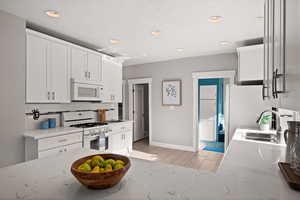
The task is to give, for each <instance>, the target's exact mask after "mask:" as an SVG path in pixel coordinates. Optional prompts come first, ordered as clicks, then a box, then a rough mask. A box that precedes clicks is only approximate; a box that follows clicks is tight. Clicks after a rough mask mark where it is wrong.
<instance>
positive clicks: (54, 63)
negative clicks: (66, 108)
mask: <svg viewBox="0 0 300 200" xmlns="http://www.w3.org/2000/svg"><path fill="white" fill-rule="evenodd" d="M50 55H51V56H50V62H51V67H50V70H49V71H50V73H48V79H49V80H50V81H51V100H52V101H53V102H56V103H68V102H70V90H69V87H70V78H69V62H68V47H67V46H66V45H63V44H60V43H57V42H51V53H50Z"/></svg>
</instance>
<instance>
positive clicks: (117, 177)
mask: <svg viewBox="0 0 300 200" xmlns="http://www.w3.org/2000/svg"><path fill="white" fill-rule="evenodd" d="M96 155H99V156H102V157H103V158H104V159H109V158H112V159H114V160H122V161H123V162H124V163H125V165H124V167H123V168H121V169H117V170H113V171H110V172H101V173H89V172H80V171H78V170H77V168H78V167H79V165H81V164H83V163H84V162H85V161H86V160H88V159H91V158H92V157H93V156H96ZM130 165H131V164H130V160H129V158H127V157H126V156H122V155H118V154H95V155H91V156H87V157H84V158H80V159H79V160H76V161H75V162H74V163H73V164H72V166H71V172H72V174H73V175H74V176H75V178H76V179H77V180H78V181H79V182H80V183H81V184H82V185H84V186H86V187H88V188H91V189H106V188H110V187H112V186H114V185H116V184H118V183H119V182H120V181H121V179H122V178H123V176H124V175H125V174H126V172H127V171H128V169H129V168H130Z"/></svg>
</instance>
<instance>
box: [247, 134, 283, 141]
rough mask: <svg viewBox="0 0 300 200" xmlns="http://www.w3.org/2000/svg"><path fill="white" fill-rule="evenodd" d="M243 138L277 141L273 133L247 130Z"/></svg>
mask: <svg viewBox="0 0 300 200" xmlns="http://www.w3.org/2000/svg"><path fill="white" fill-rule="evenodd" d="M245 138H246V139H248V140H258V141H262V142H271V143H278V138H277V135H274V134H265V133H256V132H247V133H246V135H245Z"/></svg>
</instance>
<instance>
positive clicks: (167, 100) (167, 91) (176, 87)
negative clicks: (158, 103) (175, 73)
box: [162, 79, 182, 106]
mask: <svg viewBox="0 0 300 200" xmlns="http://www.w3.org/2000/svg"><path fill="white" fill-rule="evenodd" d="M181 90H182V83H181V80H179V79H176V80H163V81H162V105H163V106H181V105H182V94H181V93H182V91H181Z"/></svg>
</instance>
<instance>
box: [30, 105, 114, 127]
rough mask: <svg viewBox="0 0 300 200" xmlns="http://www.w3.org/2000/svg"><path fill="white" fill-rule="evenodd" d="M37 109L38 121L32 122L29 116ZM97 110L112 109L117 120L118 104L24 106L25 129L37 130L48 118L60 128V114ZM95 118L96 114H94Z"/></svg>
mask: <svg viewBox="0 0 300 200" xmlns="http://www.w3.org/2000/svg"><path fill="white" fill-rule="evenodd" d="M35 108H38V109H39V111H40V113H41V116H40V118H39V119H38V120H34V119H33V117H32V115H31V114H30V113H31V112H32V110H33V109H35ZM98 109H114V111H113V116H114V118H116V119H117V118H118V104H110V103H90V102H72V103H70V104H25V129H26V130H34V129H39V126H40V122H41V121H44V120H45V119H48V118H55V119H56V126H57V127H59V126H61V113H62V112H68V111H79V110H94V111H96V110H98ZM95 115H96V116H97V112H95Z"/></svg>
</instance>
